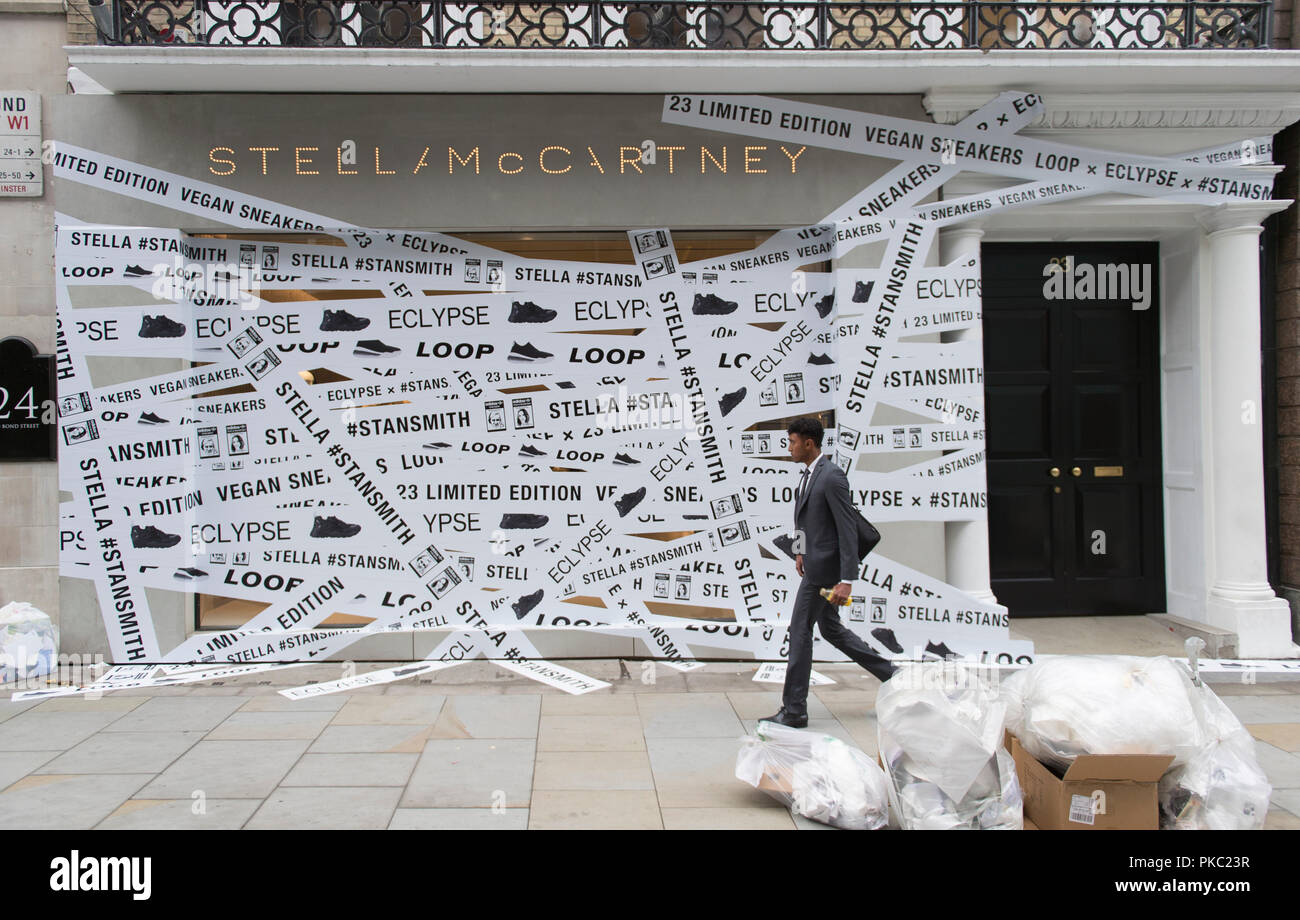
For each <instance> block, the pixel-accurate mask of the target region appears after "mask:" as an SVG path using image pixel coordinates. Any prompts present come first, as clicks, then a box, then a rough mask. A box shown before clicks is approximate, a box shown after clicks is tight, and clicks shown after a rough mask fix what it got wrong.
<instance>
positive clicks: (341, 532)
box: [311, 514, 361, 537]
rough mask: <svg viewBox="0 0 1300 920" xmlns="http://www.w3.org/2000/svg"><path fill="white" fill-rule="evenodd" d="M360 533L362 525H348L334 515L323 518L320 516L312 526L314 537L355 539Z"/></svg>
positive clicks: (317, 516)
mask: <svg viewBox="0 0 1300 920" xmlns="http://www.w3.org/2000/svg"><path fill="white" fill-rule="evenodd" d="M360 532H361V525H360V524H348V523H346V522H344V521H340V520H339V519H338V518H336V517H334V516H333V515H331V516H330V517H326V518H323V517H321V516H320V515H319V514H318V515H316V520H314V521H312V525H311V535H312V536H313V537H355V536H356V535H357V534H359V533H360Z"/></svg>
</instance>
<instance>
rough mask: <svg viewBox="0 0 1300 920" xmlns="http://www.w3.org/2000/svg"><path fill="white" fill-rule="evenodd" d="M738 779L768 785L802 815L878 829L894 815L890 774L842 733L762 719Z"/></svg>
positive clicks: (739, 759) (743, 754) (743, 750)
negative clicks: (836, 735)
mask: <svg viewBox="0 0 1300 920" xmlns="http://www.w3.org/2000/svg"><path fill="white" fill-rule="evenodd" d="M736 778H737V779H740V780H744V781H745V782H747V783H749V784H750V785H751V786H753V787H755V788H756V789H762V790H763V791H764V792H766V793H767V794H768V795H770V796H772V798H774V799H776V800H777V801H779V802H781V803H782V804H783V805H785V806H786V807H787V808H789V809H790V810H791V811H792V812H794V813H795V814H797V815H802V816H803V817H805V818H810V819H812V820H813V821H820V822H821V823H822V824H829V825H831V826H832V827H842V828H845V829H848V830H877V829H878V828H881V827H884V825H885V824H886V823H887V822H888V820H889V797H888V791H887V790H886V788H885V774H884V773H883V772H882V771H881V769H880V767H879V766H878V765H877V764H876V762H875V761H874V760H872V759H871V758H870V757H868V756H867V755H866V754H864V753H863V752H862V751H860V750H858V749H857V748H855V747H853V746H852V745H850V744H846V743H844V742H843V741H841V740H840V739H838V738H833V737H831V736H830V735H823V734H818V733H816V732H809V731H802V730H800V729H797V728H789V727H787V726H784V725H778V724H775V723H773V722H759V723H758V729H757V732H756V734H754V735H747V736H745V738H744V740H743V741H742V743H741V746H740V753H739V754H738V755H737V756H736Z"/></svg>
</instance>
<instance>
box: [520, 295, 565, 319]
mask: <svg viewBox="0 0 1300 920" xmlns="http://www.w3.org/2000/svg"><path fill="white" fill-rule="evenodd" d="M557 316H559V314H558V313H556V312H555V311H554V310H548V309H546V307H539V306H538V305H537V304H535V303H533V302H532V301H531V300H525V301H524V302H523V303H520V302H519V301H517V300H516V301H514V302H512V303H511V304H510V322H512V323H549V322H550V321H551V320H553V319H555V317H557Z"/></svg>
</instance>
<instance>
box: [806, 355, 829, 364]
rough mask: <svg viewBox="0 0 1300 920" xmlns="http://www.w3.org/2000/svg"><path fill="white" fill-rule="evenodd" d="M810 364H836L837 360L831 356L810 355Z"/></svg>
mask: <svg viewBox="0 0 1300 920" xmlns="http://www.w3.org/2000/svg"><path fill="white" fill-rule="evenodd" d="M808 363H809V364H834V363H835V359H834V358H832V357H831V356H830V355H809V356H808Z"/></svg>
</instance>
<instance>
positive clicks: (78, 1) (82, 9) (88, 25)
mask: <svg viewBox="0 0 1300 920" xmlns="http://www.w3.org/2000/svg"><path fill="white" fill-rule="evenodd" d="M1288 2H1289V0H1288ZM67 6H68V40H67V44H69V45H95V44H98V43H99V39H98V37H97V36H96V34H95V26H94V19H93V18H92V17H91V15H90V5H89V4H88V3H86V0H68V3H67Z"/></svg>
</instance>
